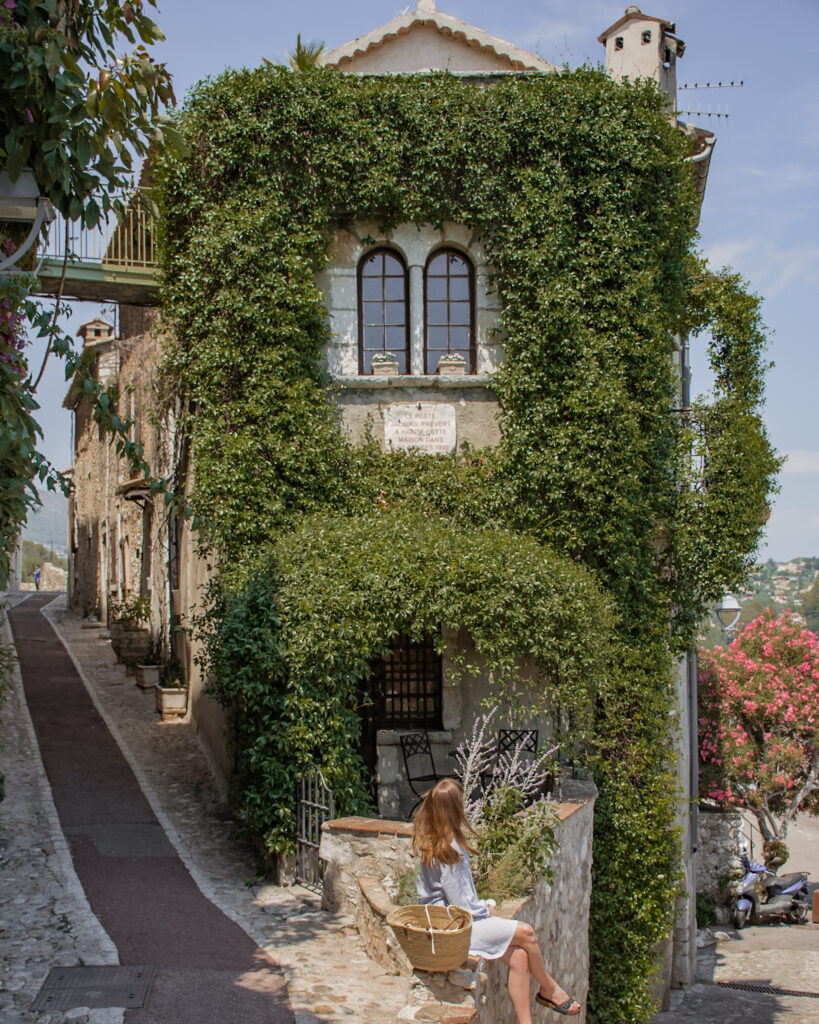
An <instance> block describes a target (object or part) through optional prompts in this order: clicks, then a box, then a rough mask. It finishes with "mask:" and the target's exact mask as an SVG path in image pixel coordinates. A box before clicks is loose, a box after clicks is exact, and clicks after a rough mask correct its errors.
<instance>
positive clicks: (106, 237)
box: [37, 189, 158, 306]
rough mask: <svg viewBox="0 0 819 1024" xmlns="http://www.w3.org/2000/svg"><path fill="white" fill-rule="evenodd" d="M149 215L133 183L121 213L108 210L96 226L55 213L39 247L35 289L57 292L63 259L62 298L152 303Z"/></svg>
mask: <svg viewBox="0 0 819 1024" xmlns="http://www.w3.org/2000/svg"><path fill="white" fill-rule="evenodd" d="M153 228H154V217H153V213H152V210H151V207H150V204H149V203H148V201H147V200H146V199H145V198H144V196H143V193H142V191H141V190H139V189H137V190H136V191H135V192H134V193H133V194H132V195H131V196H130V198H129V200H128V203H127V206H126V208H125V212H124V214H122V215H121V216H120V217H117V216H116V215H115V214H114V213H111V214H110V215H109V219H108V221H107V222H106V221H101V222H100V224H99V225H98V226H97V227H96V228H91V229H88V228H84V227H82V225H81V224H80V223H79V222H77V221H70V222H69V223H68V235H67V237H66V221H65V218H64V217H62V216H61V215H58V216H57V217H56V218H55V220H53V221H52V222H51V224H50V225H49V228H48V235H47V237H46V240H45V243H44V244H43V245H42V247H41V248H40V251H39V253H38V255H39V259H40V263H39V270H38V271H37V273H38V276H39V279H40V291H41V293H42V294H44V295H57V293H58V291H59V288H60V279H61V277H62V274H63V266H64V261H65V254H66V247H67V251H68V260H67V262H65V282H64V284H63V291H62V294H63V296H64V297H65V298H73V299H83V300H87V301H92V302H122V303H126V304H129V305H134V306H153V305H156V302H157V288H158V267H157V264H156V261H155V259H154V245H153Z"/></svg>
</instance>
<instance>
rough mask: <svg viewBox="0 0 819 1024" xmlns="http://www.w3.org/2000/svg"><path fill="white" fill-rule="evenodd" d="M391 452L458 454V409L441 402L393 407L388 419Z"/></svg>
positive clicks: (386, 427) (386, 433)
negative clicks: (456, 418)
mask: <svg viewBox="0 0 819 1024" xmlns="http://www.w3.org/2000/svg"><path fill="white" fill-rule="evenodd" d="M384 443H385V445H386V447H387V448H390V447H392V448H404V449H405V450H407V451H409V450H410V449H414V450H415V451H420V452H429V453H430V454H432V455H438V454H443V455H448V454H449V453H450V452H454V451H455V406H454V405H446V404H443V403H438V402H414V403H413V404H412V405H409V404H407V405H390V406H388V407H387V411H386V413H385V415H384Z"/></svg>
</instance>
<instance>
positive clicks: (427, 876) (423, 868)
mask: <svg viewBox="0 0 819 1024" xmlns="http://www.w3.org/2000/svg"><path fill="white" fill-rule="evenodd" d="M452 845H453V846H454V847H455V849H456V850H457V851H458V852H459V853H460V854H461V859H460V860H459V861H457V862H456V863H455V864H440V863H439V862H438V861H437V860H433V862H432V864H430V865H427V864H425V863H424V862H423V861H421V865H420V867H419V868H418V902H419V903H436V904H438V905H439V906H444V907H446V906H450V905H452V904H453V903H454V904H455V905H456V906H458V907H463V908H464V910H468V911H469V912H470V914H472V917H473V918H474V919H475V920H480V919H481V918H483V917H489V908H488V907H487V905H486V902H485V900H482V899H479V898H478V894H477V892H476V891H475V882H474V880H473V878H472V868H471V867H470V865H469V854H468V853H467V852H466V850H464V849H463V847H461V846H458V844H457V843H456V842H455V841H454V840H453V843H452Z"/></svg>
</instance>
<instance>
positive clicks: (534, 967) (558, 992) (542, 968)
mask: <svg viewBox="0 0 819 1024" xmlns="http://www.w3.org/2000/svg"><path fill="white" fill-rule="evenodd" d="M510 945H511V946H512V947H515V948H518V949H522V950H523V951H524V953H526V956H527V957H528V958H529V972H530V973H531V975H532V977H533V978H534V979H535V981H536V982H537V983H538V985H539V986H540V994H541V995H542V996H543V997H544V999H548V1000H550V1001H551V1002H553V1003H556V1004H557V1005H558V1006H559V1005H560V1004H561V1003H564V1002H565V1001H566V1000H567V999H568V998H569V995H568V993H567V992H564V991H563V989H562V988H561V987H560V986H559V985H558V983H557V982H556V981H555V979H554V978H553V977H552V976H551V974H549V972H548V971H547V970H546V962H545V960H544V959H543V954H542V953H541V951H540V946H539V945H538V942H537V935H535V930H534V928H532V926H531V925H529V924H524V923H523V922H522V921H519V922H518V926H517V928H516V929H515V934H514V935H513V936H512V942H511V944H510ZM510 973H511V970H510ZM509 994H510V997H511V991H510V993H509Z"/></svg>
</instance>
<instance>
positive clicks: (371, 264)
mask: <svg viewBox="0 0 819 1024" xmlns="http://www.w3.org/2000/svg"><path fill="white" fill-rule="evenodd" d="M361 269H362V274H363V276H364V277H368V276H369V275H371V274H375V275H377V276H378V277H380V276H381V275H382V274H383V273H384V254H383V253H380V252H377V253H374V254H373V255H372V256H370V257H368V259H367V261H366V263H365V264H364V266H363V267H362V268H361Z"/></svg>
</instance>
